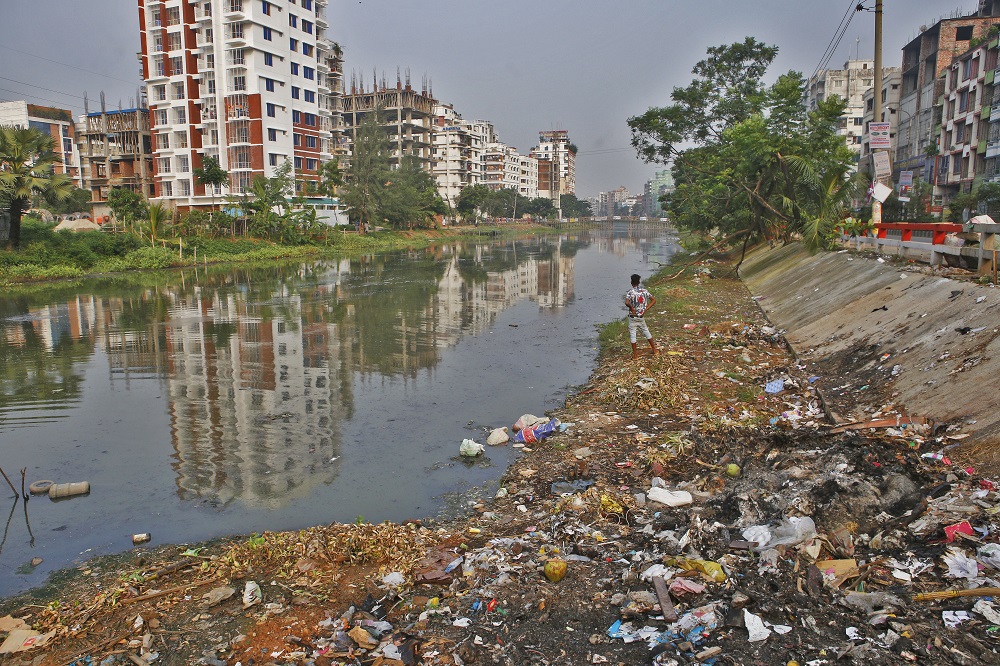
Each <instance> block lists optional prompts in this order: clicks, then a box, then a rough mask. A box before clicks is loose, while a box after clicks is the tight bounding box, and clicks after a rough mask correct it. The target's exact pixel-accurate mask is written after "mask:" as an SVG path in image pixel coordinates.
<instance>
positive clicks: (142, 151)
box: [77, 93, 155, 220]
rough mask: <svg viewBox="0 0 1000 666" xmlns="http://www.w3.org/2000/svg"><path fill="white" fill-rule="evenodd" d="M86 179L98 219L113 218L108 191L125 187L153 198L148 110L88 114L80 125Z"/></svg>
mask: <svg viewBox="0 0 1000 666" xmlns="http://www.w3.org/2000/svg"><path fill="white" fill-rule="evenodd" d="M77 136H78V137H79V140H80V143H79V145H80V162H81V164H82V171H83V180H84V183H85V186H86V187H87V188H88V189H89V190H90V192H91V201H92V202H93V207H94V208H93V215H94V219H95V220H101V219H102V218H103V217H104V216H106V215H107V216H110V215H111V210H110V209H109V208H108V204H107V201H108V192H109V191H111V190H112V189H114V188H122V189H126V190H132V191H134V192H139V193H140V194H142V195H143V196H144V197H147V198H149V197H153V196H155V192H154V189H153V144H152V139H151V136H150V131H149V109H144V108H132V109H121V108H119V109H117V110H112V111H108V110H107V108H106V107H105V104H104V94H103V93H101V110H100V111H94V112H93V113H90V112H89V108H88V109H87V113H86V114H85V115H84V116H83V117H82V118H81V119H80V121H79V122H78V124H77Z"/></svg>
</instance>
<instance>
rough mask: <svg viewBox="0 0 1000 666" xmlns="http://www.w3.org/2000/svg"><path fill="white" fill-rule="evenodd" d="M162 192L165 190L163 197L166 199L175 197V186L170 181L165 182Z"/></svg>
mask: <svg viewBox="0 0 1000 666" xmlns="http://www.w3.org/2000/svg"><path fill="white" fill-rule="evenodd" d="M162 190H163V192H162V195H163V196H165V197H172V196H174V184H173V183H171V182H170V181H169V180H166V181H164V182H163V186H162Z"/></svg>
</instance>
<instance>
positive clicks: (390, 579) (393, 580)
mask: <svg viewBox="0 0 1000 666" xmlns="http://www.w3.org/2000/svg"><path fill="white" fill-rule="evenodd" d="M405 582H406V578H405V577H404V576H403V574H401V573H400V572H398V571H393V572H391V573H387V574H386V575H384V576H382V585H383V586H384V587H393V588H395V587H402V586H403V584H404V583H405Z"/></svg>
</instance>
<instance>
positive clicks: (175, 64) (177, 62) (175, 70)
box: [170, 56, 184, 76]
mask: <svg viewBox="0 0 1000 666" xmlns="http://www.w3.org/2000/svg"><path fill="white" fill-rule="evenodd" d="M183 73H184V58H182V57H181V56H177V57H176V58H171V59H170V75H171V76H176V75H177V74H183Z"/></svg>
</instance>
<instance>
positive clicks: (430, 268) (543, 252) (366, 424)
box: [0, 226, 676, 595]
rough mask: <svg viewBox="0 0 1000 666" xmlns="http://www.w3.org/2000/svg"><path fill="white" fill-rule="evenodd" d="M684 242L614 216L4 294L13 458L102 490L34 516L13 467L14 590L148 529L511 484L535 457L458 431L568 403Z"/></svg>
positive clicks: (298, 515)
mask: <svg viewBox="0 0 1000 666" xmlns="http://www.w3.org/2000/svg"><path fill="white" fill-rule="evenodd" d="M675 250H676V245H674V244H673V242H672V238H671V237H670V236H669V235H668V232H667V230H665V229H663V228H662V227H651V228H637V227H631V228H630V227H627V226H617V227H614V228H612V227H605V228H603V229H601V230H597V231H593V232H580V233H576V234H569V235H564V236H561V237H548V238H534V239H530V240H526V241H517V242H510V241H507V242H499V243H488V242H483V243H479V244H477V243H452V244H446V245H440V246H436V247H432V248H429V249H426V250H421V251H417V252H404V253H390V254H380V255H373V256H366V257H361V258H355V259H350V260H347V259H345V260H340V261H317V262H309V263H302V264H299V263H295V264H276V265H273V266H270V267H267V268H253V269H242V268H239V267H236V268H233V267H229V268H214V269H213V268H211V267H209V268H208V269H207V270H206V269H199V270H193V269H189V270H185V271H183V272H171V273H167V274H156V275H153V274H137V275H132V276H119V277H113V278H101V279H94V280H88V281H85V282H84V283H83V286H79V283H76V285H75V286H72V287H70V286H53V285H47V286H44V287H41V288H39V287H35V288H32V289H27V290H24V291H22V292H18V293H16V294H15V295H5V296H4V297H2V298H0V467H2V468H3V469H4V471H5V472H7V474H8V476H11V478H12V480H13V481H14V482H15V484H18V485H19V483H20V475H19V473H18V472H19V470H20V469H21V468H27V479H28V482H29V483H30V482H31V481H35V480H39V479H51V480H53V481H56V482H70V481H89V482H90V483H91V486H92V492H91V493H90V495H89V496H85V497H76V498H70V499H64V500H60V501H51V500H49V499H48V498H47V497H44V496H39V497H36V498H34V499H32V500H31V501H30V502H28V504H27V511H26V512H25V507H24V504H23V503H18V504H17V505H14V504H13V500H11V499H8V495H9V494H10V493H9V492H4V491H9V489H7V488H6V483H5V482H2V480H0V483H3V485H2V486H0V520H5V518H6V514H7V510H9V511H10V519H9V520H5V528H4V533H3V536H2V537H0V538H2V543H0V595H9V594H12V593H15V592H17V591H19V590H23V589H26V588H28V587H31V586H33V585H37V584H39V583H41V582H42V581H43V580H44V578H45V576H46V575H47V574H48V573H50V572H51V571H52V570H54V569H58V568H62V567H64V566H67V565H70V564H73V563H77V562H80V561H83V560H85V559H86V558H88V557H90V556H93V555H97V554H104V553H113V552H118V551H121V550H124V549H127V548H131V547H132V543H131V536H132V535H133V534H135V533H140V532H149V533H151V534H152V536H153V544H163V543H189V542H193V541H199V540H203V539H207V538H211V537H216V536H220V535H225V534H240V533H249V532H252V531H261V530H286V529H294V528H300V527H307V526H310V525H316V524H324V523H329V522H333V521H352V520H355V519H358V518H359V517H362V518H363V519H364V520H368V521H372V522H378V521H382V520H402V519H407V518H420V517H426V516H430V515H434V514H436V513H438V512H439V511H441V510H442V509H443V508H445V507H447V506H449V504H454V503H456V502H457V498H460V497H462V496H463V494H465V493H468V492H469V491H470V490H471V489H483V490H484V491H487V492H489V491H492V489H493V488H494V487H495V484H496V481H497V479H498V478H499V477H500V476H501V475H502V473H503V471H504V469H505V468H506V466H507V465H508V463H509V462H510V457H511V456H512V455H521V454H519V453H517V452H516V451H514V450H513V449H511V448H509V447H499V448H489V449H488V450H487V455H486V457H485V458H483V459H478V460H476V461H475V462H473V463H471V464H470V463H468V462H465V461H462V460H461V459H460V458H459V457H458V455H457V454H458V447H459V443H460V442H461V440H462V439H463V438H466V437H472V438H476V439H478V440H479V441H480V442H485V429H486V428H490V427H498V426H502V425H509V424H511V423H512V422H513V421H514V420H515V419H516V418H517V417H518V416H520V415H521V414H523V413H526V412H527V413H533V414H539V415H540V414H542V413H543V412H545V411H546V410H548V409H552V408H554V407H557V406H559V405H560V404H562V402H563V400H564V398H565V395H566V393H567V392H568V391H569V390H571V388H572V387H573V386H574V385H579V384H581V383H583V382H585V381H586V379H587V377H588V375H589V373H590V372H591V370H592V368H593V363H594V359H595V357H596V351H597V331H596V328H595V325H596V324H598V323H603V322H606V321H609V320H611V319H613V318H615V317H620V316H623V315H624V307H623V305H622V296H623V295H624V292H625V291H627V289H628V287H629V284H628V276H629V274H631V273H633V272H639V273H641V274H643V275H644V276H645V275H647V274H649V273H651V272H653V271H654V270H655V269H656V268H657V267H658V265H659V264H660V263H664V262H666V261H668V260H669V257H670V256H671V254H672V253H673V252H674V251H675ZM654 333H655V332H654ZM8 506H9V507H10V508H9V509H7V507H8ZM35 556H38V557H42V558H43V560H44V561H43V563H42V564H41V565H40V566H38V567H36V568H34V569H32V568H31V567H30V566H29V565H28V564H27V563H28V562H29V561H30V560H31V558H32V557H35Z"/></svg>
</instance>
